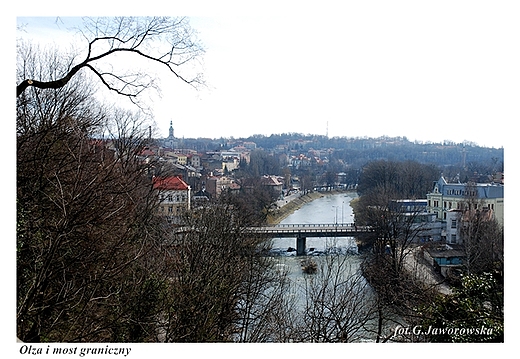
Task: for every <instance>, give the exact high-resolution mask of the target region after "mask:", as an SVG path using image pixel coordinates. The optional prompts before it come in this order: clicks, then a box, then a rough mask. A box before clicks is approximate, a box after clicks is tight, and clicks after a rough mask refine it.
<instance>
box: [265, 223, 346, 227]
mask: <svg viewBox="0 0 520 359" xmlns="http://www.w3.org/2000/svg"><path fill="white" fill-rule="evenodd" d="M273 227H278V228H320V227H355V225H354V223H318V224H309V223H301V224H277V225H275V226H273Z"/></svg>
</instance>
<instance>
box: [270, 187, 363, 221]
mask: <svg viewBox="0 0 520 359" xmlns="http://www.w3.org/2000/svg"><path fill="white" fill-rule="evenodd" d="M340 193H356V192H355V191H339V190H332V191H326V192H317V191H314V192H308V193H306V194H304V195H300V196H297V197H293V198H291V199H288V200H287V202H286V203H284V204H283V205H281V206H280V204H279V207H278V209H276V210H274V211H273V212H272V213H270V214H269V215H268V217H267V222H268V223H269V224H278V223H280V222H281V221H283V220H284V219H285V218H287V217H288V216H289V215H291V214H292V213H294V212H295V211H297V210H298V209H300V208H301V207H303V206H304V205H306V204H307V203H310V202H312V201H314V200H316V199H318V198H322V197H325V196H328V195H334V194H340ZM279 203H280V201H279ZM281 203H283V202H281Z"/></svg>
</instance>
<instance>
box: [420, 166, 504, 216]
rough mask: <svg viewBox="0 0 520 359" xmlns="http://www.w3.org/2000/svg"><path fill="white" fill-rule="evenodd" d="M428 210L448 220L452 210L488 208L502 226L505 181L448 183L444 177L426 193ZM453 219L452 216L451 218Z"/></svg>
mask: <svg viewBox="0 0 520 359" xmlns="http://www.w3.org/2000/svg"><path fill="white" fill-rule="evenodd" d="M426 198H427V200H428V211H429V212H430V213H434V214H436V215H437V219H439V220H442V221H447V220H448V216H450V211H452V210H465V209H468V208H467V206H468V203H471V205H472V206H475V208H473V209H487V210H489V211H490V213H491V214H492V218H494V219H496V220H497V221H498V223H500V224H501V225H502V226H503V225H504V185H503V183H496V182H492V183H475V184H466V183H460V182H456V183H448V182H447V181H446V179H445V178H444V177H442V176H441V178H440V179H439V180H438V181H437V182H435V185H434V187H433V191H432V192H431V193H428V194H427V195H426ZM449 219H450V220H451V219H452V218H451V217H450V218H449Z"/></svg>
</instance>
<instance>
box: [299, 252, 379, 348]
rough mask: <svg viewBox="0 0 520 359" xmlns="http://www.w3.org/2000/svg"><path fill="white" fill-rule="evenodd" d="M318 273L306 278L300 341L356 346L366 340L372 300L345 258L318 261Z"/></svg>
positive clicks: (371, 316)
mask: <svg viewBox="0 0 520 359" xmlns="http://www.w3.org/2000/svg"><path fill="white" fill-rule="evenodd" d="M320 259H321V260H320V261H319V262H320V265H319V269H318V272H317V273H316V274H314V275H309V276H306V279H305V303H306V304H305V307H304V308H303V310H302V311H301V312H300V313H299V316H300V317H301V318H302V319H301V321H300V324H299V327H298V329H299V340H300V341H304V342H357V341H360V340H366V339H369V336H370V325H371V324H370V323H371V322H372V321H373V319H374V318H375V309H376V307H375V304H376V302H375V296H374V292H373V291H372V289H371V288H370V286H369V284H368V282H367V281H366V279H365V278H364V277H363V275H362V274H361V272H360V271H358V270H353V269H352V268H351V267H350V265H349V263H350V261H349V260H348V257H347V256H344V255H339V254H332V255H328V256H325V257H322V258H320Z"/></svg>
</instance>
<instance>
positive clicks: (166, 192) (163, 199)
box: [153, 176, 191, 222]
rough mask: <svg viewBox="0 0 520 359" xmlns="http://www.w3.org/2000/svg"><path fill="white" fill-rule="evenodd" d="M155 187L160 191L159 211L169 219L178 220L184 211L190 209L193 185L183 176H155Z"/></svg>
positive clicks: (171, 220)
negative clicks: (185, 180) (184, 179)
mask: <svg viewBox="0 0 520 359" xmlns="http://www.w3.org/2000/svg"><path fill="white" fill-rule="evenodd" d="M153 187H154V189H155V190H157V191H159V209H158V213H159V215H163V216H166V217H167V218H168V221H170V222H177V219H178V218H179V217H180V216H181V215H182V213H183V212H184V211H186V210H189V209H190V207H191V187H190V186H189V185H188V184H187V183H186V182H184V181H183V179H182V176H168V177H154V178H153Z"/></svg>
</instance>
